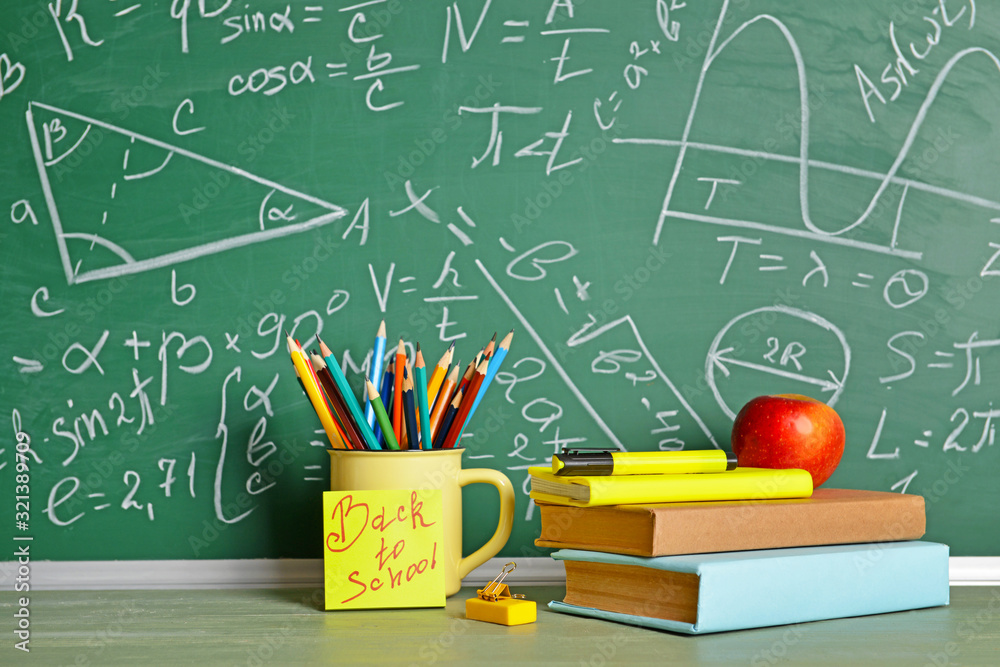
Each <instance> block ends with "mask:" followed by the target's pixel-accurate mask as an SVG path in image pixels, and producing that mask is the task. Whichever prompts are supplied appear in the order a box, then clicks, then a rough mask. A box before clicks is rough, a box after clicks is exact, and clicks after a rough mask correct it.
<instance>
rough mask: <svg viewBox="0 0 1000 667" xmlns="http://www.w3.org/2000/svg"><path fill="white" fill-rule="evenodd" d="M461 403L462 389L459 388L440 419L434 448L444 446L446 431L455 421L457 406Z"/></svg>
mask: <svg viewBox="0 0 1000 667" xmlns="http://www.w3.org/2000/svg"><path fill="white" fill-rule="evenodd" d="M461 404H462V390H461V389H459V390H458V391H456V392H455V398H453V399H452V400H451V405H449V406H448V412H446V413H445V415H444V419H443V420H442V421H441V430H440V431H438V435H437V439H435V440H434V448H435V449H441V448H442V447H443V446H444V442H445V439H446V438H447V437H448V431H449V430H450V429H451V425H452V424H453V423H454V421H455V415H456V414H458V408H459V406H460V405H461Z"/></svg>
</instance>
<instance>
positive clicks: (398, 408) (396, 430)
mask: <svg viewBox="0 0 1000 667" xmlns="http://www.w3.org/2000/svg"><path fill="white" fill-rule="evenodd" d="M405 367H406V348H405V347H404V346H403V339H402V338H400V339H399V346H398V347H397V348H396V368H395V370H394V372H395V376H394V377H393V381H394V382H395V386H394V387H393V389H392V432H393V434H395V436H396V440H397V441H398V442H399V444H400V446H402V445H403V368H405Z"/></svg>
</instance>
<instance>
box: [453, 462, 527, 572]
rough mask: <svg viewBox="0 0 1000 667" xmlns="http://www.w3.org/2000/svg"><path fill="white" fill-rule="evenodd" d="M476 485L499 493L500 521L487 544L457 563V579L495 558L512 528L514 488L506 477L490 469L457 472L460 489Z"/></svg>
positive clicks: (505, 542)
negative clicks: (493, 487)
mask: <svg viewBox="0 0 1000 667" xmlns="http://www.w3.org/2000/svg"><path fill="white" fill-rule="evenodd" d="M477 483H484V484H492V485H493V486H495V487H497V491H499V492H500V521H499V522H498V523H497V529H496V532H495V533H493V537H491V538H490V540H489V542H487V543H486V544H484V545H483V546H481V547H480V548H479V549H477V550H476V551H474V552H472V553H471V554H469V555H468V556H466V557H465V558H463V559H462V560H460V561H459V563H458V578H459V579H464V578H465V576H466V575H467V574H469V573H470V572H472V571H473V570H474V569H476V568H477V567H479V566H480V565H482V564H483V563H485V562H486V561H488V560H489V559H490V558H493V556H496V555H497V554H498V553H499V552H500V550H501V549H503V547H504V545H505V544H507V538H509V537H510V531H511V528H513V527H514V487H513V486H512V485H511V483H510V480H509V479H507V476H506V475H504V474H503V473H502V472H500V471H498V470H493V469H491V468H472V469H470V470H461V471H459V474H458V485H459V486H460V487H461V486H467V485H469V484H477Z"/></svg>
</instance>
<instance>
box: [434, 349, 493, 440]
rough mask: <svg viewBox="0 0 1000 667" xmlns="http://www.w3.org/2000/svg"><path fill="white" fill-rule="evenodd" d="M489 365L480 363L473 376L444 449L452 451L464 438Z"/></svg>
mask: <svg viewBox="0 0 1000 667" xmlns="http://www.w3.org/2000/svg"><path fill="white" fill-rule="evenodd" d="M489 364H490V362H489V360H488V359H485V358H484V359H483V360H482V361H481V362H479V366H478V367H477V368H476V373H475V374H474V375H473V376H472V380H470V381H469V388H468V390H467V391H466V392H465V396H463V397H462V404H461V405H460V406H459V408H458V412H457V413H456V414H455V421H453V422H452V423H451V428H450V429H449V430H448V437H447V438H445V441H444V444H443V445H442V446H441V448H442V449H451V448H452V447H454V446H455V445H456V443H457V442H458V440H459V438H461V437H462V431H463V430H465V420H466V417H468V416H469V410H471V409H472V404H473V403H475V402H476V394H477V393H479V388H480V387H481V386H482V385H483V378H485V377H486V369H487V368H489Z"/></svg>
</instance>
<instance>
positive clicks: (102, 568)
mask: <svg viewBox="0 0 1000 667" xmlns="http://www.w3.org/2000/svg"><path fill="white" fill-rule="evenodd" d="M508 560H509V559H506V558H493V559H490V560H489V561H487V562H486V564H484V565H483V566H481V567H479V568H477V569H476V570H474V571H473V572H472V573H471V574H470V575H469V576H468V577H466V579H465V581H464V583H465V584H466V585H469V586H480V585H482V584H484V583H486V582H488V581H491V580H492V579H493V578H494V577H496V576H497V574H498V573H499V572H500V569H501V568H502V567H503V566H504V563H506V562H507V561H508ZM516 562H517V569H516V570H515V571H514V572H512V573H511V574H510V576H508V577H507V579H506V580H505V581H506V582H507V583H510V584H535V585H543V584H561V583H563V582H564V581H565V580H566V571H565V569H564V568H563V564H562V563H561V562H559V561H555V560H553V559H551V558H519V559H517V561H516ZM949 565H950V567H949V574H950V579H951V583H952V585H955V586H1000V557H956V558H952V559H951V561H950V564H949ZM17 577H18V564H17V563H15V562H10V561H8V562H3V563H0V590H13V589H14V584H15V582H16V580H17ZM29 577H30V578H29V580H28V581H29V584H30V586H31V590H36V591H37V590H109V589H161V588H273V587H303V588H306V587H311V586H322V584H323V561H322V560H321V559H319V558H315V559H306V558H303V559H291V558H290V559H278V560H270V559H263V558H262V559H240V560H130V561H33V562H32V563H31V564H30V574H29Z"/></svg>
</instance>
